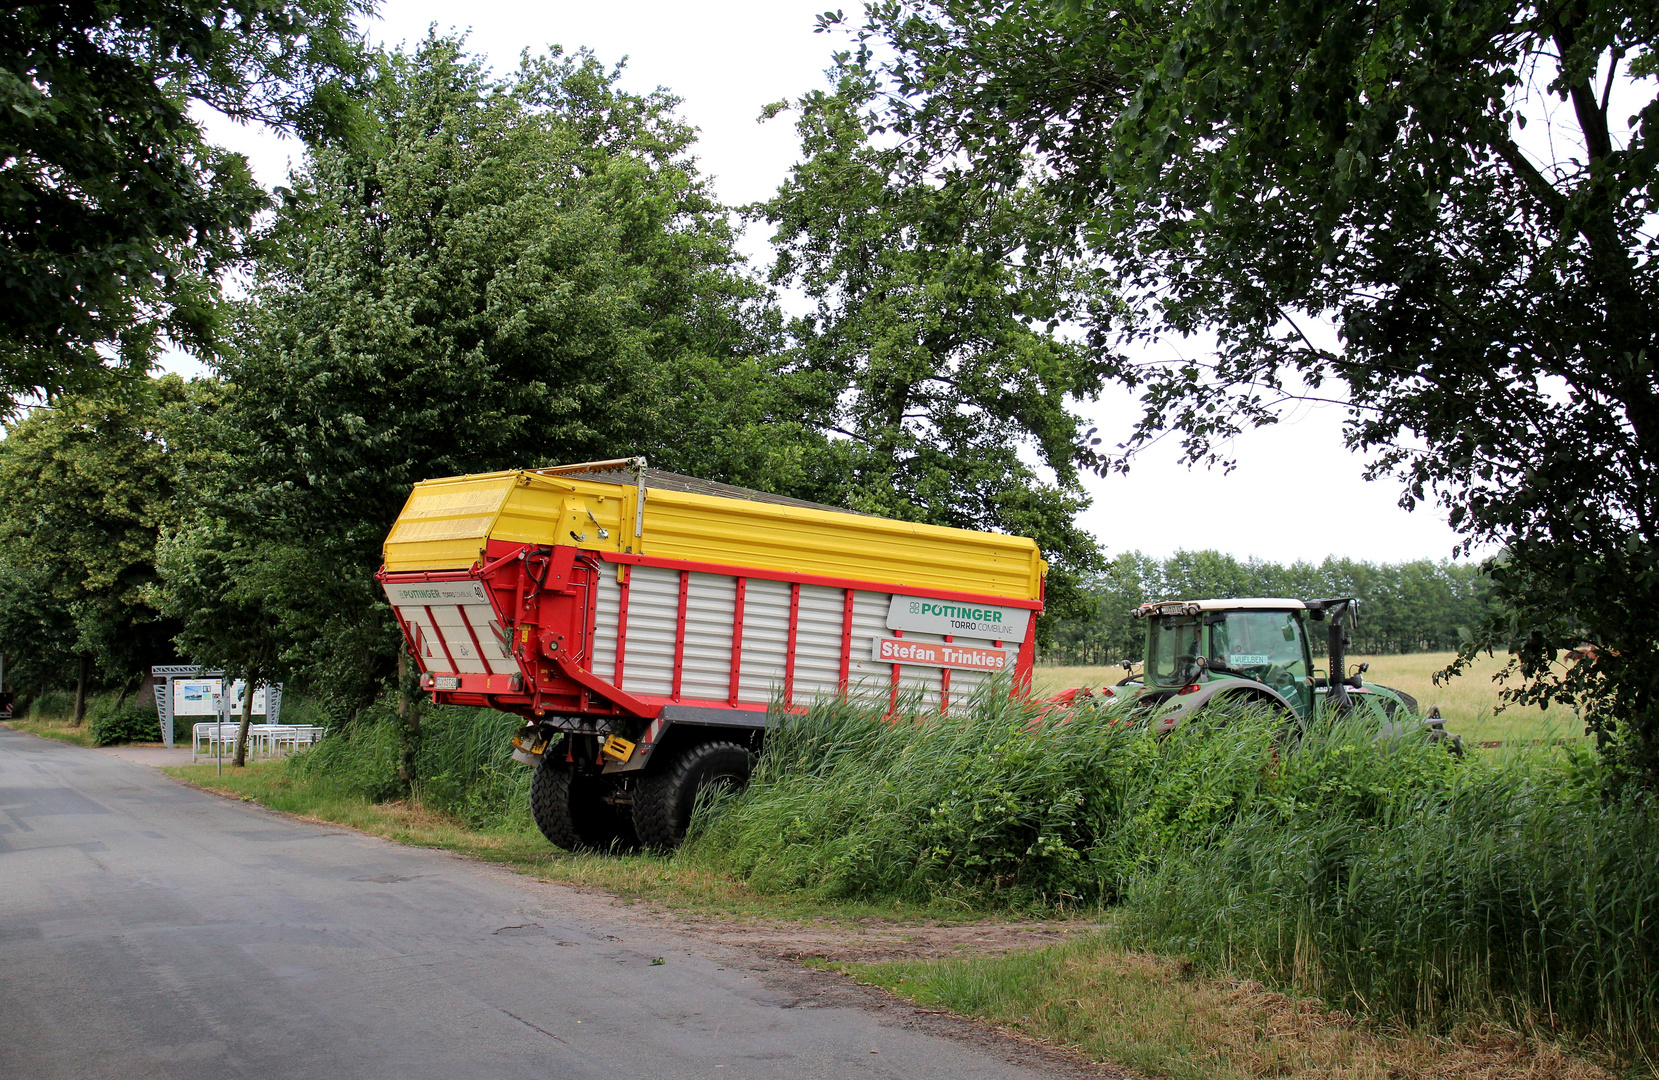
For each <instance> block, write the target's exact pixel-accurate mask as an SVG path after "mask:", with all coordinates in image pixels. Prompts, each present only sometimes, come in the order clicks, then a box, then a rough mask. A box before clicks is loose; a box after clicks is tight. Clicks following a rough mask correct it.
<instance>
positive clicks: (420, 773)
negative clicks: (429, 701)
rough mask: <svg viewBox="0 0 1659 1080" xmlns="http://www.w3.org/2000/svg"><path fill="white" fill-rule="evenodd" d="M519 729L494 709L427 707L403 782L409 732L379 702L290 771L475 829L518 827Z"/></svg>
mask: <svg viewBox="0 0 1659 1080" xmlns="http://www.w3.org/2000/svg"><path fill="white" fill-rule="evenodd" d="M519 724H520V721H519V720H518V718H517V717H515V716H512V715H510V714H508V713H501V712H496V711H494V710H492V709H465V708H457V707H454V706H436V707H431V708H428V709H426V710H425V712H424V714H423V715H422V716H421V720H420V735H419V738H418V739H416V740H414V753H413V760H412V764H413V768H412V769H409V770H407V771H408V772H409V773H410V774H411V775H410V776H407V777H406V776H405V775H404V770H402V769H401V768H400V766H401V763H402V761H403V755H404V752H405V745H406V740H408V739H409V734H408V733H407V731H406V730H405V728H404V725H403V722H402V721H400V720H399V719H398V717H397V715H396V713H395V711H394V710H393V707H392V705H391V703H390V702H389V701H388V702H382V703H379V704H377V705H376V706H374V707H373V708H370V709H368V710H365V712H364V713H363V715H361V716H360V717H359V718H358V719H357V720H356V722H355V723H353V724H350V725H348V726H345V727H343V728H341V729H340V730H338V731H335V732H333V733H331V734H330V735H329V737H328V738H326V739H323V740H322V741H321V742H319V743H318V744H317V745H316V746H315V747H314V748H313V749H311V750H308V751H306V752H304V753H301V754H296V755H295V756H294V757H293V758H291V759H290V760H289V765H288V768H289V769H290V770H291V771H292V772H293V773H294V774H295V775H296V776H303V777H306V778H307V779H310V780H312V781H313V782H319V783H323V784H325V785H327V786H330V787H333V788H335V789H337V790H338V791H340V792H341V793H342V794H347V795H353V796H356V797H359V798H363V799H367V800H369V801H371V802H382V801H385V800H387V799H391V798H396V797H400V796H403V795H405V794H408V795H411V796H413V797H414V798H415V800H416V801H418V802H420V803H421V804H422V805H424V806H426V807H427V808H428V809H432V810H436V811H439V812H441V813H447V814H452V815H454V816H455V817H457V818H460V819H461V820H462V821H464V822H466V823H467V824H468V825H470V826H472V827H474V828H483V829H489V828H499V827H505V826H512V827H518V826H522V825H523V824H525V823H527V822H528V821H529V820H530V770H529V769H527V768H525V767H524V766H523V765H520V764H518V763H517V762H515V761H513V759H512V745H511V739H512V734H513V731H514V730H515V729H516V728H517V727H518V726H519Z"/></svg>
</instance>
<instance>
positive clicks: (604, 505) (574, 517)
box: [384, 463, 1048, 600]
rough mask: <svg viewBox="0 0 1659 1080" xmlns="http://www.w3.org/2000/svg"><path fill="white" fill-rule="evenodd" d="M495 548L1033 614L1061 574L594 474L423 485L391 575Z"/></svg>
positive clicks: (963, 540) (859, 518)
mask: <svg viewBox="0 0 1659 1080" xmlns="http://www.w3.org/2000/svg"><path fill="white" fill-rule="evenodd" d="M605 464H606V465H612V466H614V465H616V464H619V463H605ZM491 540H500V541H507V542H510V543H534V544H560V545H566V546H575V547H581V548H586V549H588V550H598V551H613V552H619V553H624V554H633V555H646V556H650V557H654V558H660V559H670V560H675V561H682V562H698V563H712V564H718V565H722V566H732V567H743V568H751V569H756V570H771V571H777V572H784V573H794V574H810V575H814V576H818V577H828V578H839V579H844V580H853V581H868V582H873V583H880V584H886V585H896V586H901V587H908V588H916V589H934V590H942V591H948V592H962V593H974V594H977V595H982V596H1003V597H1011V598H1018V599H1023V600H1036V599H1039V598H1040V596H1041V594H1042V578H1043V575H1044V573H1045V572H1046V571H1047V569H1048V567H1047V564H1046V563H1044V562H1043V560H1042V556H1041V555H1040V554H1039V552H1038V550H1037V545H1036V543H1035V542H1034V541H1032V540H1029V539H1027V538H1025V537H1023V536H1004V535H1002V534H1000V533H984V532H973V531H971V530H968V529H950V528H944V527H942V526H938V525H921V524H917V523H915V522H909V521H895V520H893V519H890V518H881V517H873V516H870V515H867V514H856V513H851V512H848V511H845V510H836V509H833V508H831V507H824V506H819V505H816V504H813V503H806V502H801V501H800V500H796V499H785V498H781V497H778V496H771V495H767V494H765V493H763V492H748V491H746V490H745V489H742V488H733V487H730V486H728V485H723V484H712V483H709V482H706V481H698V480H695V479H694V478H691V477H677V476H675V474H672V473H658V472H656V471H654V470H650V469H645V470H638V469H627V470H623V469H616V468H593V467H581V466H574V467H570V468H568V469H551V470H513V471H508V472H497V473H482V474H478V475H473V476H451V477H445V478H442V479H437V480H424V481H422V482H421V483H419V484H416V485H415V488H414V490H413V491H412V492H410V494H409V499H408V501H407V502H406V503H405V504H404V507H403V512H402V513H401V514H399V515H398V519H397V522H396V523H395V524H394V525H393V526H392V531H391V533H390V535H388V536H387V537H386V543H385V546H384V556H385V566H386V569H387V570H388V571H392V572H405V571H423V570H424V571H436V570H465V569H467V568H468V567H470V566H472V564H473V563H474V562H476V561H478V560H479V559H480V558H482V557H483V553H484V548H485V545H486V544H487V543H488V542H489V541H491Z"/></svg>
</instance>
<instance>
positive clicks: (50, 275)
mask: <svg viewBox="0 0 1659 1080" xmlns="http://www.w3.org/2000/svg"><path fill="white" fill-rule="evenodd" d="M368 10H369V8H368V6H367V5H366V4H361V3H358V2H357V0H295V2H289V3H280V2H272V0H229V2H202V0H100V2H98V3H85V2H82V3H34V4H19V5H13V6H11V7H9V8H8V10H7V12H6V16H5V18H4V19H0V283H3V287H0V410H3V411H7V412H9V411H10V409H11V407H12V405H13V403H14V402H15V401H16V400H17V398H18V397H19V395H25V396H26V395H29V394H30V393H31V392H43V393H45V394H46V395H47V396H48V397H50V396H53V395H55V394H57V393H60V392H63V391H66V390H70V389H74V388H76V387H82V386H85V385H87V380H88V378H90V377H93V376H95V375H97V374H100V373H102V372H103V371H104V370H105V369H106V367H107V366H109V365H114V366H115V367H117V368H119V369H123V370H125V371H126V372H128V373H129V374H130V373H134V372H136V373H142V372H144V371H146V370H148V368H149V366H150V364H151V363H152V362H153V361H154V359H155V356H156V352H157V349H158V345H159V342H160V340H161V339H162V338H164V337H165V338H169V339H171V340H173V341H175V342H178V343H180V344H182V345H184V346H186V347H188V348H191V349H194V350H196V351H198V352H200V353H201V354H203V355H208V354H210V353H211V351H212V349H213V342H214V337H215V334H214V331H215V319H214V314H213V312H214V303H215V300H216V298H217V296H218V292H219V277H220V275H221V273H222V272H223V271H224V269H225V268H226V267H227V265H229V264H230V263H232V262H233V261H235V260H236V259H238V258H239V257H241V255H242V254H243V240H244V238H245V235H246V232H247V230H248V228H249V226H250V224H251V223H252V221H253V218H254V215H255V214H256V213H258V211H259V210H261V209H262V208H263V207H264V206H265V205H266V202H267V200H266V197H265V194H264V193H263V192H262V191H261V190H260V189H259V187H258V185H256V184H255V183H254V181H253V178H252V176H251V175H250V174H249V172H248V166H247V162H246V161H245V160H244V159H243V158H242V157H241V156H240V155H238V154H231V153H227V152H225V151H222V150H218V149H215V148H214V147H211V146H209V145H208V144H207V143H206V142H205V141H204V139H203V135H202V128H201V124H200V122H199V121H198V120H196V119H195V118H193V117H192V116H191V114H190V109H191V107H192V106H193V105H204V106H208V107H211V108H213V109H216V110H218V111H220V112H221V113H224V114H226V115H228V116H231V117H233V118H235V119H237V120H241V121H244V122H254V123H264V124H270V125H274V126H276V127H279V128H282V129H285V130H288V131H293V132H297V133H299V134H301V135H304V136H307V137H312V138H317V137H323V136H325V135H329V134H337V133H338V132H339V131H340V130H341V128H342V125H343V124H344V123H345V122H346V120H347V118H348V117H349V114H350V110H349V108H347V105H348V103H349V98H350V83H351V79H352V77H353V75H354V73H355V72H356V71H357V70H358V69H360V67H361V59H360V55H359V48H358V41H357V33H356V31H355V30H354V28H353V27H352V23H351V20H352V17H353V16H354V15H358V14H364V13H366V12H367V11H368Z"/></svg>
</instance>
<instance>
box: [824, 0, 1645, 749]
mask: <svg viewBox="0 0 1659 1080" xmlns="http://www.w3.org/2000/svg"><path fill="white" fill-rule="evenodd" d="M826 19H827V21H829V22H837V21H841V20H840V19H839V17H838V15H831V16H827V17H826ZM1656 31H1659V15H1656V14H1655V12H1654V10H1653V8H1652V6H1651V5H1648V4H1637V3H1631V2H1628V0H1614V2H1599V0H1578V2H1573V3H1567V4H1560V5H1548V6H1536V5H1532V4H1528V3H1524V2H1518V0H1486V2H1481V3H1475V4H1465V3H1457V4H1452V3H1440V2H1428V3H1423V2H1420V0H1367V2H1356V0H1290V2H1285V0H1271V2H1270V0H1245V2H1244V3H1242V4H1241V3H1237V2H1227V3H1222V2H1220V0H1202V2H1200V3H1195V4H1191V5H1185V6H1182V7H1179V8H1168V7H1163V6H1157V5H1140V4H1135V3H1126V4H1125V3H1099V2H1083V0H1070V2H1063V3H1060V4H1058V5H1050V4H1048V3H1041V4H1039V3H1017V4H1004V3H1000V2H998V3H992V2H989V0H938V2H920V0H916V2H911V0H884V2H881V3H876V4H872V5H870V6H869V7H868V8H867V9H866V18H865V20H864V22H863V24H862V26H861V27H860V28H858V29H857V31H856V40H857V46H856V47H855V48H854V49H853V50H851V51H849V52H848V53H846V54H844V56H843V57H842V65H843V67H845V68H847V69H849V70H850V71H853V72H856V73H858V75H859V76H860V77H866V78H872V79H876V80H878V81H879V83H880V85H881V86H882V87H883V89H884V91H885V92H886V93H887V94H888V96H887V98H886V99H885V105H884V106H883V107H882V108H881V109H879V110H877V111H876V112H875V114H874V115H873V117H872V123H873V124H874V125H876V126H878V127H879V128H881V129H882V130H884V131H887V132H889V133H890V134H891V135H892V136H893V137H895V138H902V139H904V140H906V141H908V142H914V143H918V144H921V145H926V146H930V147H934V148H936V150H935V152H937V153H941V154H950V155H953V156H954V157H955V159H956V160H958V161H960V162H961V168H960V172H959V175H960V177H961V180H960V182H961V183H962V184H964V185H968V186H982V187H983V186H990V187H998V186H1000V187H1011V186H1014V185H1019V184H1028V185H1031V186H1033V187H1034V188H1035V189H1036V190H1037V191H1039V192H1041V193H1043V194H1044V195H1045V197H1046V198H1047V199H1048V200H1049V202H1050V203H1051V205H1053V206H1055V207H1057V208H1059V210H1060V214H1059V216H1058V217H1057V218H1056V219H1055V220H1054V222H1053V227H1052V228H1051V229H1050V230H1049V231H1048V232H1047V233H1045V234H1043V235H1041V236H1039V237H1037V238H1036V241H1037V242H1038V243H1040V244H1044V245H1046V246H1048V248H1049V249H1050V250H1052V251H1054V252H1055V253H1057V254H1058V255H1065V254H1068V253H1069V254H1071V255H1073V256H1075V257H1077V258H1079V259H1080V260H1082V261H1083V262H1084V263H1085V264H1086V265H1088V266H1091V267H1093V268H1094V269H1095V270H1096V271H1097V272H1098V275H1099V282H1100V286H1101V288H1102V289H1103V290H1104V291H1108V292H1110V293H1111V294H1112V295H1113V296H1114V297H1115V298H1116V299H1117V300H1118V301H1120V304H1119V305H1117V306H1102V308H1101V309H1100V310H1101V311H1102V312H1104V313H1106V314H1108V315H1109V316H1110V319H1109V321H1099V322H1095V323H1094V324H1093V325H1092V327H1091V329H1092V331H1093V332H1094V334H1095V335H1096V337H1097V338H1098V339H1101V340H1118V341H1121V342H1125V343H1126V344H1128V345H1131V346H1132V345H1134V344H1136V343H1143V342H1147V341H1151V340H1155V339H1156V338H1157V337H1159V336H1160V335H1166V334H1172V333H1173V334H1182V335H1185V334H1193V333H1197V332H1200V331H1203V332H1207V333H1209V334H1212V335H1213V336H1214V339H1215V342H1216V347H1215V349H1214V352H1213V356H1212V357H1211V358H1210V359H1209V360H1208V361H1206V362H1203V363H1200V362H1196V361H1194V362H1185V361H1183V362H1179V363H1173V364H1158V363H1147V362H1144V361H1143V360H1140V359H1135V360H1134V361H1131V360H1130V359H1125V360H1124V361H1123V362H1122V363H1121V364H1120V365H1119V367H1118V368H1117V369H1116V371H1115V372H1114V374H1115V375H1116V376H1117V377H1119V378H1120V379H1122V380H1123V381H1125V382H1127V383H1129V384H1130V385H1132V386H1136V387H1139V388H1140V390H1141V392H1142V400H1143V402H1144V404H1145V412H1144V416H1143V418H1142V420H1141V423H1140V425H1139V426H1138V428H1137V429H1136V431H1135V433H1134V434H1133V436H1132V437H1131V438H1130V440H1129V441H1128V443H1127V444H1126V447H1125V449H1126V450H1127V451H1130V452H1132V451H1133V450H1135V449H1136V448H1138V447H1140V446H1143V445H1145V444H1147V443H1148V442H1149V441H1150V440H1152V439H1154V438H1156V437H1157V436H1158V435H1159V434H1160V433H1162V432H1164V431H1166V430H1169V429H1175V430H1179V431H1180V432H1182V433H1183V437H1184V439H1185V447H1186V451H1187V453H1188V455H1189V456H1190V457H1191V458H1192V459H1194V460H1206V459H1212V460H1213V459H1214V458H1216V457H1218V456H1220V452H1219V450H1218V447H1220V446H1221V445H1222V444H1223V441H1224V440H1225V439H1226V438H1227V437H1228V436H1229V435H1231V434H1234V433H1236V432H1237V431H1238V430H1240V429H1241V427H1243V426H1247V425H1251V424H1260V423H1270V422H1272V421H1273V420H1274V419H1275V416H1276V413H1275V406H1276V405H1277V404H1279V403H1282V402H1284V401H1286V400H1290V399H1294V398H1297V397H1301V396H1307V395H1310V394H1311V395H1317V396H1327V397H1334V398H1337V399H1339V400H1342V401H1344V402H1346V403H1347V404H1348V406H1349V408H1350V422H1349V426H1348V441H1349V443H1350V444H1351V445H1352V446H1353V447H1355V448H1358V449H1361V450H1365V451H1369V452H1371V453H1372V455H1373V458H1372V461H1373V464H1372V472H1373V474H1374V475H1383V474H1390V473H1392V474H1395V475H1397V476H1399V477H1400V478H1401V479H1402V480H1403V482H1404V496H1403V499H1402V501H1403V503H1404V504H1405V505H1408V506H1410V505H1412V504H1414V503H1416V502H1417V501H1420V500H1426V499H1428V500H1438V501H1440V502H1441V503H1443V504H1444V505H1445V506H1446V507H1447V508H1448V509H1449V512H1450V516H1451V520H1452V523H1453V524H1454V525H1455V526H1457V527H1458V528H1459V529H1461V530H1462V531H1463V532H1464V533H1465V535H1466V536H1467V538H1468V540H1469V542H1470V543H1471V544H1473V543H1479V542H1494V543H1498V544H1501V545H1503V546H1504V548H1505V551H1506V555H1505V558H1504V560H1503V562H1502V565H1501V566H1499V567H1497V568H1496V569H1495V575H1494V576H1495V584H1496V589H1497V592H1498V596H1499V598H1500V599H1501V600H1502V601H1503V604H1504V606H1505V608H1506V610H1508V611H1509V612H1510V613H1511V614H1510V616H1509V617H1507V618H1506V619H1503V620H1499V621H1497V622H1492V623H1489V624H1488V625H1487V627H1486V631H1485V635H1484V637H1483V639H1482V643H1483V644H1486V645H1488V646H1498V647H1507V646H1509V645H1512V644H1513V645H1515V646H1517V647H1518V648H1519V649H1520V652H1519V654H1518V656H1519V661H1520V667H1521V669H1522V670H1523V672H1524V674H1525V675H1526V676H1528V677H1530V679H1531V680H1532V682H1531V685H1530V687H1528V688H1527V689H1525V690H1523V691H1521V693H1520V696H1521V697H1522V699H1524V700H1540V701H1543V700H1547V699H1548V698H1549V697H1550V696H1552V695H1564V696H1565V697H1567V698H1570V699H1574V700H1577V701H1579V702H1580V703H1582V704H1583V705H1584V706H1585V707H1586V709H1587V716H1588V718H1589V720H1590V722H1591V724H1592V726H1593V727H1596V728H1598V729H1600V730H1603V731H1604V732H1608V733H1613V732H1619V733H1621V734H1623V735H1629V736H1633V737H1630V738H1625V739H1623V740H1622V746H1623V751H1621V752H1625V751H1627V752H1628V753H1629V754H1630V755H1633V756H1630V757H1629V758H1628V763H1629V764H1630V765H1631V766H1632V767H1633V768H1634V769H1635V770H1636V771H1637V772H1638V773H1640V774H1642V775H1644V776H1646V777H1647V778H1648V779H1649V780H1651V781H1654V782H1659V654H1656V649H1659V622H1656V619H1659V615H1656V614H1655V612H1659V595H1656V593H1655V591H1654V590H1655V588H1656V583H1659V549H1656V541H1659V534H1656V529H1659V525H1656V522H1659V393H1656V389H1655V382H1654V377H1653V362H1654V359H1655V344H1656V343H1655V341H1654V335H1655V333H1659V319H1656V318H1655V314H1656V312H1655V300H1656V295H1659V281H1656V277H1655V268H1656V263H1655V261H1654V255H1655V250H1654V244H1655V237H1654V234H1653V232H1652V229H1651V227H1650V222H1651V215H1652V214H1653V213H1654V211H1655V210H1656V209H1659V146H1656V144H1655V135H1656V131H1655V128H1656V125H1659V101H1656V100H1655V98H1654V87H1653V82H1652V81H1651V79H1652V76H1653V74H1654V70H1655V53H1654V47H1655V34H1656ZM1625 74H1628V75H1629V76H1630V77H1632V79H1633V80H1634V81H1633V82H1630V83H1629V84H1628V86H1627V89H1628V91H1629V92H1630V93H1632V94H1634V95H1635V96H1636V98H1637V100H1636V103H1635V104H1634V105H1633V106H1631V107H1629V109H1628V110H1627V112H1629V113H1634V115H1630V116H1628V117H1626V116H1624V115H1616V114H1615V113H1614V112H1613V111H1612V110H1613V109H1614V108H1615V104H1614V94H1613V88H1614V86H1615V83H1616V82H1617V80H1618V79H1619V78H1620V77H1622V75H1625ZM1556 103H1560V107H1559V108H1557V107H1556ZM1551 117H1553V122H1554V123H1555V124H1556V130H1555V131H1554V132H1553V136H1554V137H1553V138H1552V139H1536V140H1531V141H1528V139H1527V137H1526V135H1525V124H1526V123H1527V121H1528V119H1529V118H1531V119H1532V120H1534V121H1540V120H1542V119H1548V118H1551ZM1621 121H1626V123H1621ZM1625 126H1628V128H1629V131H1628V134H1623V133H1621V130H1620V129H1621V128H1622V127H1625ZM1326 319H1328V320H1330V321H1332V322H1334V324H1335V327H1336V330H1337V335H1336V341H1334V342H1332V341H1329V340H1327V339H1326V338H1325V337H1324V336H1322V335H1320V334H1319V333H1316V332H1315V331H1314V330H1313V329H1312V328H1311V327H1310V325H1309V324H1310V323H1312V322H1317V321H1318V320H1326ZM1127 351H1129V352H1131V353H1132V349H1131V350H1127ZM1120 464H1121V462H1120ZM1320 495H1321V496H1322V499H1321V507H1322V508H1315V507H1313V506H1310V512H1312V513H1314V514H1316V515H1321V516H1324V517H1325V518H1326V519H1327V520H1330V521H1332V522H1333V525H1334V527H1335V528H1337V529H1340V528H1341V525H1340V524H1339V523H1340V522H1341V521H1342V511H1341V505H1342V500H1341V493H1340V492H1339V491H1333V492H1326V493H1320ZM1584 641H1589V642H1592V643H1595V644H1597V645H1599V646H1601V647H1602V648H1601V650H1600V652H1599V654H1598V656H1599V658H1598V659H1597V660H1596V661H1595V662H1594V663H1592V664H1588V665H1581V666H1580V667H1579V668H1578V669H1575V670H1574V672H1573V673H1571V674H1569V675H1568V676H1567V677H1566V679H1565V681H1563V679H1562V676H1561V672H1560V669H1552V668H1551V667H1550V666H1549V662H1550V660H1551V658H1553V656H1554V655H1555V650H1556V649H1559V648H1561V647H1570V646H1573V645H1577V644H1579V643H1581V642H1584Z"/></svg>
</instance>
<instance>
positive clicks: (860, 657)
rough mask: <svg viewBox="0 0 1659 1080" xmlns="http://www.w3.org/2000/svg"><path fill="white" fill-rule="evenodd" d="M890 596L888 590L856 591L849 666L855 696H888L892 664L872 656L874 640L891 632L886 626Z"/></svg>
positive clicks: (850, 685) (884, 699)
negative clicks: (882, 662)
mask: <svg viewBox="0 0 1659 1080" xmlns="http://www.w3.org/2000/svg"><path fill="white" fill-rule="evenodd" d="M891 600H892V597H890V596H889V595H888V594H886V593H877V592H855V593H853V645H852V663H851V664H850V665H848V668H847V683H848V692H849V693H851V694H854V695H856V696H859V697H869V698H874V699H880V700H882V701H886V699H887V691H888V687H889V686H890V685H891V683H892V678H893V665H892V664H879V663H877V662H876V661H875V660H874V659H873V657H874V655H875V647H874V646H873V645H872V644H871V642H873V641H875V639H876V638H878V637H885V636H886V635H888V634H890V633H892V631H890V630H888V629H887V605H888V604H889V603H890V602H891Z"/></svg>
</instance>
